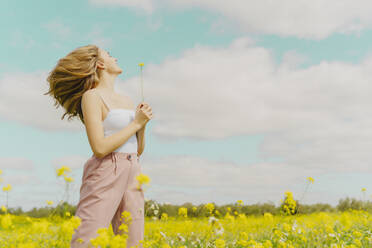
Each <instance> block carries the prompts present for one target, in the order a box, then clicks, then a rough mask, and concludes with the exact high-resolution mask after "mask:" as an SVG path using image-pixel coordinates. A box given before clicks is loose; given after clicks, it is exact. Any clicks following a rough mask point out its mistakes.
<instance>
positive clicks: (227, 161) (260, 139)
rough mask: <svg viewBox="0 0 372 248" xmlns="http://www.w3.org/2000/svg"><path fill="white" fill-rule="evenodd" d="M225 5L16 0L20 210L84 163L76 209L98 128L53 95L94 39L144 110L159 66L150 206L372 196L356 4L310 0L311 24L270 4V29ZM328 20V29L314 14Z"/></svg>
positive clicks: (10, 122)
mask: <svg viewBox="0 0 372 248" xmlns="http://www.w3.org/2000/svg"><path fill="white" fill-rule="evenodd" d="M331 2H332V1H331ZM331 2H330V3H329V4H331ZM289 3H290V1H288V2H287V3H285V4H289ZM225 4H226V6H220V4H215V3H214V2H213V1H205V3H204V4H198V3H197V2H195V3H194V2H193V1H179V3H171V2H170V1H168V0H161V1H151V0H147V1H138V4H137V5H134V6H133V3H130V1H128V0H122V1H117V2H116V4H114V3H111V1H99V0H96V1H78V2H76V1H63V2H50V1H34V2H29V1H17V2H14V1H2V3H1V4H0V7H1V8H0V14H1V15H0V20H1V22H2V23H3V25H2V27H3V29H2V33H3V36H2V37H3V38H2V39H1V40H0V45H1V46H0V54H1V55H2V56H0V89H1V90H0V92H1V93H0V94H1V97H0V99H1V100H0V119H1V123H0V125H1V128H0V132H1V137H2V139H1V140H0V142H1V143H0V144H1V148H2V149H1V150H0V159H2V160H3V162H2V163H1V166H0V168H1V169H2V170H3V175H2V178H3V182H2V184H3V185H2V186H5V185H6V184H7V183H9V184H11V185H12V187H13V189H12V191H11V192H10V194H9V207H18V206H20V207H22V208H23V209H25V210H28V209H31V208H32V207H41V206H45V204H46V200H53V201H55V202H57V201H58V200H60V198H61V197H62V193H63V189H64V188H63V181H62V180H60V178H59V179H57V178H56V176H55V169H56V168H57V167H59V166H61V165H67V166H70V167H72V168H73V171H72V174H71V175H72V176H73V177H74V179H75V181H74V184H73V188H72V191H71V192H70V194H71V197H70V200H69V201H70V202H71V203H72V204H77V201H78V197H79V187H80V183H81V176H82V168H83V165H84V162H85V161H86V160H87V159H88V158H89V157H90V156H91V150H90V147H89V143H88V141H87V138H86V134H85V130H84V127H83V126H82V124H81V123H79V122H78V121H77V120H75V121H73V122H71V123H69V122H67V119H65V120H60V117H61V115H62V112H61V110H60V109H58V111H57V110H56V109H55V108H54V107H53V106H52V104H53V102H52V100H51V99H46V98H47V97H46V96H43V95H42V93H43V92H44V91H45V90H46V88H45V87H46V81H45V78H46V74H47V73H48V72H49V71H50V70H51V69H52V68H53V67H54V66H55V64H56V62H57V61H58V59H60V58H62V57H63V56H65V55H66V54H67V53H68V52H70V51H71V50H73V49H75V48H76V47H79V46H83V45H86V44H96V45H98V46H100V47H102V48H104V49H106V50H108V51H109V52H110V53H111V54H112V55H113V56H114V57H116V58H118V64H119V66H120V67H121V68H123V70H124V71H123V73H122V74H121V75H120V76H119V77H118V78H117V81H116V87H117V89H118V90H119V91H123V92H126V93H127V94H129V95H130V96H131V97H132V98H133V99H134V102H135V103H136V105H137V104H138V103H139V100H140V98H139V91H138V88H137V85H138V82H139V77H138V76H139V70H138V66H137V64H138V63H139V62H144V63H145V67H144V83H145V86H144V87H145V88H144V91H145V101H147V102H149V103H150V105H151V106H152V108H153V112H154V114H155V115H156V116H157V117H156V118H155V119H153V120H152V121H151V122H150V123H149V124H148V125H147V132H146V148H145V152H144V154H143V161H142V164H143V168H144V173H146V174H148V175H149V176H150V177H151V178H152V182H151V185H150V187H149V188H148V190H147V191H146V193H145V196H146V197H147V198H148V199H154V200H157V201H159V202H171V203H177V204H182V203H184V202H187V201H189V202H193V203H195V204H198V203H201V202H203V203H205V202H215V203H217V204H223V203H230V202H235V201H236V200H239V199H241V200H243V202H245V203H247V204H253V203H257V202H267V201H271V202H274V203H275V204H279V200H280V199H282V198H283V197H284V192H285V191H286V190H289V191H292V192H293V193H294V196H295V198H296V199H299V198H300V197H301V196H302V192H303V190H304V188H305V186H306V183H307V181H306V177H308V176H311V177H313V178H314V179H315V182H314V184H312V185H310V188H309V190H308V192H307V193H306V195H305V197H304V200H303V202H304V203H316V202H323V203H329V204H332V205H336V204H337V202H338V199H340V198H343V197H346V196H351V197H356V198H358V199H359V198H361V197H362V194H361V188H362V187H365V188H367V197H368V196H369V198H370V197H371V194H370V193H369V190H370V189H371V188H372V181H371V173H372V170H371V169H370V168H371V167H370V166H369V164H370V162H371V158H370V156H369V151H368V145H369V144H371V139H370V133H371V131H370V128H369V126H368V124H370V123H372V120H371V118H370V117H369V116H370V115H369V114H368V113H369V112H367V111H369V104H368V103H371V100H369V98H370V97H369V96H368V94H367V92H368V90H369V89H371V86H370V85H369V84H368V81H369V79H370V77H368V76H369V74H368V73H369V72H368V71H369V68H370V59H369V58H370V57H369V56H370V51H371V49H370V47H371V42H370V41H371V40H372V30H371V28H370V27H371V23H372V22H371V21H370V20H369V19H367V18H366V17H365V13H364V12H363V11H361V13H358V12H357V13H355V16H350V15H349V14H348V13H347V8H346V7H345V9H337V10H338V11H336V14H337V18H332V16H331V17H328V18H330V20H327V19H322V18H326V17H324V15H323V14H322V13H319V12H317V11H314V10H311V9H310V10H306V8H304V7H303V6H301V5H299V4H298V3H296V2H293V3H292V4H293V7H295V8H294V9H295V10H296V13H294V14H293V13H292V14H293V16H297V14H298V13H301V11H303V12H304V13H305V14H303V17H304V18H303V20H302V21H303V22H301V21H299V22H298V25H297V22H296V21H295V19H292V18H293V16H291V15H289V17H287V16H286V15H284V14H283V15H278V16H274V15H268V14H269V13H271V12H270V11H272V12H275V11H274V10H276V8H275V6H269V5H268V6H263V8H261V11H262V13H260V12H259V13H260V14H261V15H268V17H267V20H266V21H262V18H261V17H260V15H257V16H255V15H253V13H252V12H250V11H251V9H252V8H251V6H253V5H257V7H260V6H258V5H260V3H257V2H256V3H254V2H253V1H238V0H234V1H232V2H230V3H227V2H226V3H225ZM285 4H283V5H285ZM261 7H262V6H261ZM282 7H283V8H284V9H285V6H282ZM368 7H369V6H368ZM368 7H367V6H366V8H367V9H368ZM280 10H281V8H279V9H278V11H280ZM234 11H235V12H234ZM244 11H246V13H245V12H244ZM306 11H308V12H310V13H307V12H306ZM311 11H314V12H313V13H311ZM232 13H236V14H234V15H232ZM290 14H291V13H290ZM318 14H319V16H320V17H319V22H320V21H324V25H322V23H320V24H319V23H317V25H315V24H314V23H315V21H314V23H313V22H312V21H311V20H312V19H309V20H308V19H306V18H307V16H308V15H309V16H311V17H316V16H317V15H318ZM336 14H335V16H336ZM246 15H248V16H249V18H246ZM255 18H256V19H255ZM276 18H277V19H276ZM314 19H316V18H314ZM355 20H359V22H356V21H355ZM278 23H284V24H286V25H279V24H278ZM302 23H306V24H307V25H306V29H305V28H303V26H302V25H301V24H302ZM176 100H177V101H176ZM30 103H32V104H30ZM345 181H346V183H345ZM29 196H30V197H29ZM0 199H1V201H2V203H3V204H5V201H6V195H5V193H4V192H3V193H2V197H1V198H0ZM2 203H0V204H2Z"/></svg>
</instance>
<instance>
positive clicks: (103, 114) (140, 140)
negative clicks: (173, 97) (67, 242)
mask: <svg viewBox="0 0 372 248" xmlns="http://www.w3.org/2000/svg"><path fill="white" fill-rule="evenodd" d="M116 61H117V59H116V58H113V57H112V56H111V55H110V54H109V53H108V52H107V51H105V50H103V49H101V48H99V47H97V46H95V45H87V46H83V47H79V48H77V49H75V50H74V51H72V52H70V53H69V54H68V55H67V56H66V57H64V58H62V59H60V60H59V61H58V64H57V65H56V67H55V68H54V69H53V70H52V71H51V72H50V74H49V76H48V79H47V81H48V82H49V86H50V89H49V91H48V92H47V93H45V94H49V95H51V96H52V97H54V99H55V100H56V103H55V105H57V104H60V105H61V106H63V108H64V109H65V110H66V113H64V115H63V116H62V119H63V118H64V116H65V115H69V118H68V119H70V118H72V117H74V116H79V118H80V120H81V121H82V123H83V124H84V125H85V128H86V132H87V136H88V140H89V144H90V147H91V149H92V152H93V154H92V156H91V157H90V158H89V159H88V160H87V161H86V162H85V164H84V172H83V176H82V184H81V187H80V200H79V203H78V205H77V209H76V216H78V217H79V218H80V219H81V223H80V226H79V227H78V228H77V229H76V230H75V232H74V234H73V235H72V240H71V247H72V248H77V247H93V246H92V244H91V243H90V239H92V238H95V237H97V236H98V233H97V230H98V228H109V226H110V223H111V225H112V228H113V231H114V233H115V234H122V233H123V232H124V231H123V230H122V228H120V225H121V224H123V223H124V224H126V225H127V226H128V239H127V247H131V246H135V245H138V247H143V246H142V243H141V242H139V241H140V240H143V238H144V194H143V190H142V188H141V187H140V184H139V182H138V181H137V180H136V176H138V175H139V174H140V173H141V171H142V169H141V165H140V164H139V156H140V155H141V154H142V152H143V150H144V132H145V126H146V124H147V122H148V121H149V120H150V119H152V110H151V107H150V106H149V104H147V103H145V102H142V103H141V104H139V105H138V106H137V107H136V109H134V104H133V102H132V100H131V99H130V97H128V96H125V97H123V96H121V95H120V94H117V93H115V92H114V80H115V78H116V77H117V76H118V75H119V74H120V73H122V69H121V68H120V67H119V66H118V65H117V63H116ZM124 211H127V212H129V213H130V218H129V219H128V218H121V217H122V213H123V212H124ZM123 217H125V216H123ZM123 226H124V225H123ZM124 233H125V232H124Z"/></svg>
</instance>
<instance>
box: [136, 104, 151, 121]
mask: <svg viewBox="0 0 372 248" xmlns="http://www.w3.org/2000/svg"><path fill="white" fill-rule="evenodd" d="M151 119H152V109H151V107H150V105H149V104H148V103H146V102H141V103H140V104H138V106H137V108H136V115H135V118H134V120H135V121H136V122H138V123H139V124H140V125H141V126H142V127H144V126H145V125H146V124H147V122H148V121H149V120H151Z"/></svg>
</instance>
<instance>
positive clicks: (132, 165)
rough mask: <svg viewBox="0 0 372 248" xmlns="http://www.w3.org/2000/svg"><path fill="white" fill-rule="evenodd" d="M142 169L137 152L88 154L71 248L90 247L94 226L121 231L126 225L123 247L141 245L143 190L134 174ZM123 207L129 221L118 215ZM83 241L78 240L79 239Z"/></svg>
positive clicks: (142, 232)
mask: <svg viewBox="0 0 372 248" xmlns="http://www.w3.org/2000/svg"><path fill="white" fill-rule="evenodd" d="M141 172H142V168H141V165H140V163H139V159H138V157H137V153H122V152H112V153H110V154H108V155H106V156H105V157H103V158H97V157H96V156H94V155H92V157H91V158H89V159H88V160H87V161H86V162H85V164H84V172H83V176H82V185H81V187H80V200H79V203H78V205H77V209H76V214H75V215H76V216H78V217H80V219H81V224H80V226H79V227H78V228H77V229H75V230H74V231H75V232H74V234H73V235H72V239H71V243H70V245H71V248H82V247H84V248H85V247H93V245H91V244H90V239H91V238H95V237H97V236H98V235H99V234H98V233H97V230H98V228H109V226H110V223H111V225H112V229H113V232H114V234H120V233H122V231H121V230H119V226H120V225H121V224H122V223H123V222H124V223H125V224H126V225H128V233H127V234H128V236H129V237H128V240H127V247H128V248H130V247H131V246H136V245H138V246H137V247H141V248H142V247H143V246H142V244H141V243H140V242H139V241H140V240H143V238H144V209H145V206H144V205H145V204H144V193H143V190H142V187H140V188H139V189H138V187H137V186H138V185H139V182H138V180H137V179H136V176H137V175H139V174H140V173H141ZM123 211H128V212H130V214H131V219H132V221H131V223H129V222H126V221H125V219H121V214H122V212H123ZM80 238H81V239H82V240H83V241H84V242H82V243H80V242H79V239H80Z"/></svg>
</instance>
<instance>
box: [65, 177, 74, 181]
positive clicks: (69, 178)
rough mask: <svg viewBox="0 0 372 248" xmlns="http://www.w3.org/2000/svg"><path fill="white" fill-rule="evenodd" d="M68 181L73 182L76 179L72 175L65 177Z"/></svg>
mask: <svg viewBox="0 0 372 248" xmlns="http://www.w3.org/2000/svg"><path fill="white" fill-rule="evenodd" d="M64 178H65V181H66V182H72V181H74V179H73V178H72V177H66V176H65V177H64Z"/></svg>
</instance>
